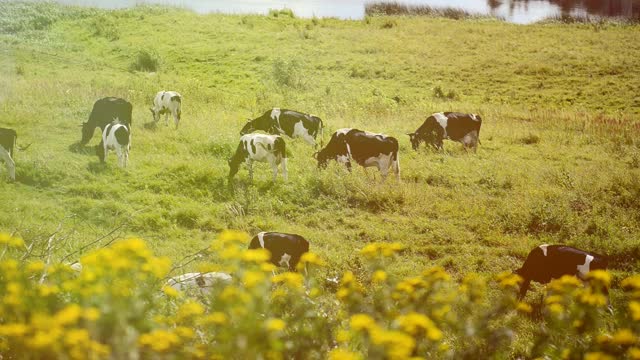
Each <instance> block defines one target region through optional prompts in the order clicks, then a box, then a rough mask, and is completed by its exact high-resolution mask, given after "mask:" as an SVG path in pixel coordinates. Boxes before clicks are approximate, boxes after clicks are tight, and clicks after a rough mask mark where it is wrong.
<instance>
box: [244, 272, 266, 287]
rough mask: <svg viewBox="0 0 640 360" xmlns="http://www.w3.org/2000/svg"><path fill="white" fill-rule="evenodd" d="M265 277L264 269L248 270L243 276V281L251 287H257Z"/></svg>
mask: <svg viewBox="0 0 640 360" xmlns="http://www.w3.org/2000/svg"><path fill="white" fill-rule="evenodd" d="M264 279H265V275H264V273H263V272H262V271H247V272H245V273H244V275H243V276H242V283H243V284H244V286H246V287H247V288H249V289H252V288H254V287H256V286H257V285H258V284H260V283H261V282H262V281H263V280H264Z"/></svg>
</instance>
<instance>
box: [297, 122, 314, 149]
mask: <svg viewBox="0 0 640 360" xmlns="http://www.w3.org/2000/svg"><path fill="white" fill-rule="evenodd" d="M291 137H292V138H296V137H300V138H302V139H303V140H304V141H305V142H306V143H307V144H309V145H313V146H315V145H316V140H315V139H314V138H313V136H311V135H310V134H309V131H308V130H307V129H306V128H305V127H304V124H303V123H302V121H298V122H297V123H296V124H295V125H294V126H293V134H291Z"/></svg>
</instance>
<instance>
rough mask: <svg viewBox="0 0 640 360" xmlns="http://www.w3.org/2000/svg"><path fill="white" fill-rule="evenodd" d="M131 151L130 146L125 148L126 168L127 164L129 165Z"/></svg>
mask: <svg viewBox="0 0 640 360" xmlns="http://www.w3.org/2000/svg"><path fill="white" fill-rule="evenodd" d="M130 149H131V147H130V146H127V147H125V148H124V167H127V164H129V150H130Z"/></svg>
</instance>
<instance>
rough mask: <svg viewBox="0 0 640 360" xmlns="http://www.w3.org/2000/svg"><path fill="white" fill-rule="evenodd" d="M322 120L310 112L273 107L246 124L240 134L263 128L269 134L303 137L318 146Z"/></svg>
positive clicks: (308, 142) (310, 143)
mask: <svg viewBox="0 0 640 360" xmlns="http://www.w3.org/2000/svg"><path fill="white" fill-rule="evenodd" d="M323 128H324V127H323V125H322V120H321V119H320V118H319V117H317V116H315V115H310V114H303V113H301V112H298V111H293V110H287V109H280V108H273V109H271V110H268V111H267V112H265V113H264V114H262V116H260V117H258V118H255V119H253V120H251V119H249V121H248V122H247V123H246V124H245V126H244V127H243V128H242V130H240V135H244V134H249V133H252V132H254V131H258V130H262V131H265V132H267V133H269V134H277V135H287V136H288V137H290V138H298V137H299V138H302V139H303V140H304V141H305V142H306V143H307V144H309V145H313V146H314V147H315V146H317V144H316V137H317V136H318V134H320V141H321V142H322V130H323Z"/></svg>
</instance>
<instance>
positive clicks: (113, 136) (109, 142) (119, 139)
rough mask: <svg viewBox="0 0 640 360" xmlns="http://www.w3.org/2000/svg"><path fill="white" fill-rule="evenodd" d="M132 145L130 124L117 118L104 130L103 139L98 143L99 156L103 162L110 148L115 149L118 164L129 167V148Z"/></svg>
mask: <svg viewBox="0 0 640 360" xmlns="http://www.w3.org/2000/svg"><path fill="white" fill-rule="evenodd" d="M130 146H131V131H129V126H128V125H125V124H121V123H120V122H119V120H118V119H117V118H116V119H114V120H113V123H111V124H109V125H107V126H106V127H105V128H104V131H103V132H102V141H101V142H100V145H98V150H97V152H98V157H99V158H100V161H101V162H105V160H106V158H107V155H108V154H109V149H113V150H115V151H116V154H118V165H120V167H127V162H128V161H129V149H130Z"/></svg>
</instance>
